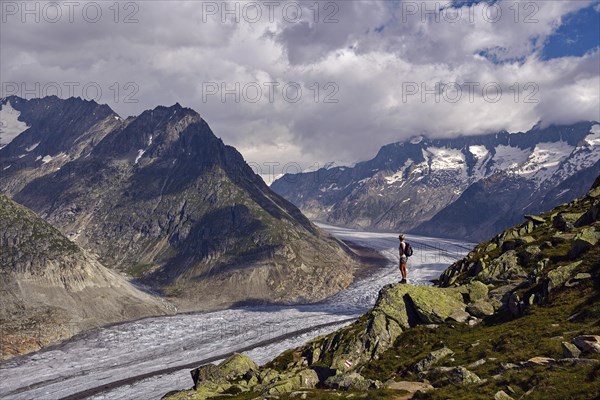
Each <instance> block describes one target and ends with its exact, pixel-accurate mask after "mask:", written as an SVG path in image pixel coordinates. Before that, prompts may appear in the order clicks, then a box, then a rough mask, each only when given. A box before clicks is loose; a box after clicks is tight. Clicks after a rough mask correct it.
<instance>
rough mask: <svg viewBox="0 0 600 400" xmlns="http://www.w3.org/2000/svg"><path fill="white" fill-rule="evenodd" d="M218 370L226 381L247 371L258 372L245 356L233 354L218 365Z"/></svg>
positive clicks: (256, 366) (253, 363)
mask: <svg viewBox="0 0 600 400" xmlns="http://www.w3.org/2000/svg"><path fill="white" fill-rule="evenodd" d="M219 369H220V370H221V372H222V373H223V375H224V376H225V378H226V379H232V378H235V377H238V376H241V375H244V374H246V373H247V372H249V371H258V365H256V363H255V362H254V361H252V359H251V358H250V357H248V356H247V355H245V354H240V353H234V354H233V355H231V356H230V357H228V358H227V359H226V360H224V361H223V362H221V364H219Z"/></svg>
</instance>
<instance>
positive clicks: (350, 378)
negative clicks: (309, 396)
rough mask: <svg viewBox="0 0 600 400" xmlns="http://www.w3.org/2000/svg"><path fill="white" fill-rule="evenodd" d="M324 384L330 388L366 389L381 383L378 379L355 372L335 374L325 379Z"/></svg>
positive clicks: (379, 385)
mask: <svg viewBox="0 0 600 400" xmlns="http://www.w3.org/2000/svg"><path fill="white" fill-rule="evenodd" d="M325 386H327V387H328V388H331V389H341V390H358V391H366V390H369V389H376V388H379V387H382V386H383V385H382V384H381V382H379V381H374V380H371V379H366V378H365V377H363V376H362V375H360V374H359V373H357V372H351V373H349V374H344V373H341V374H337V375H334V376H330V377H329V378H327V379H326V380H325Z"/></svg>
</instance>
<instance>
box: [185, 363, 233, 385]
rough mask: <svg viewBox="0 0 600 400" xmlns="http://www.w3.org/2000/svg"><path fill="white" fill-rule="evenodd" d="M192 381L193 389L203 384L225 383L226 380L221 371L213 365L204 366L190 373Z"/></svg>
mask: <svg viewBox="0 0 600 400" xmlns="http://www.w3.org/2000/svg"><path fill="white" fill-rule="evenodd" d="M190 374H191V375H192V380H193V381H194V389H197V388H198V385H200V384H203V383H208V382H211V383H225V382H227V379H226V377H225V374H223V371H221V369H220V368H219V367H218V366H216V365H214V364H206V365H202V366H201V367H198V368H196V369H193V370H191V371H190Z"/></svg>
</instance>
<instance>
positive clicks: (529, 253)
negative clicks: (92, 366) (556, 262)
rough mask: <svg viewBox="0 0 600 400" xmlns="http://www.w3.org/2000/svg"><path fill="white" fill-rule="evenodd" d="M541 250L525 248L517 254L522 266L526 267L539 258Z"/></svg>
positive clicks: (537, 247) (535, 247)
mask: <svg viewBox="0 0 600 400" xmlns="http://www.w3.org/2000/svg"><path fill="white" fill-rule="evenodd" d="M541 253H542V250H541V249H540V248H539V246H535V245H534V246H527V247H526V248H524V249H523V250H521V251H520V252H519V259H520V261H521V264H522V265H527V264H529V263H530V262H532V261H535V259H536V258H538V257H539V256H540V254H541Z"/></svg>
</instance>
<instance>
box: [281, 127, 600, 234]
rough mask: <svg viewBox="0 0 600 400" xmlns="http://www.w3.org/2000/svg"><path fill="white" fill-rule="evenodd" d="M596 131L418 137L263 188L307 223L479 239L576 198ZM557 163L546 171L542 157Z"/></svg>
mask: <svg viewBox="0 0 600 400" xmlns="http://www.w3.org/2000/svg"><path fill="white" fill-rule="evenodd" d="M598 136H600V125H598V123H595V122H582V123H578V124H574V125H571V126H551V127H548V128H546V129H532V130H531V131H529V132H526V133H516V134H509V133H508V132H499V133H494V134H489V135H481V136H472V137H461V138H456V139H438V140H430V139H426V138H418V139H417V140H414V139H413V140H410V141H406V142H401V143H393V144H389V145H386V146H384V147H382V148H381V149H380V150H379V153H378V154H377V155H376V156H375V158H373V159H371V160H369V161H365V162H360V163H358V164H356V165H355V166H354V167H344V166H334V167H328V168H322V169H319V170H318V171H314V172H307V173H300V174H287V175H284V176H283V177H281V178H280V179H278V180H276V181H275V182H274V183H273V184H272V186H271V187H272V189H273V190H275V191H276V192H277V193H279V194H281V195H282V196H284V197H285V198H286V199H288V200H290V201H291V202H293V203H294V204H296V205H297V206H298V207H300V209H301V210H302V211H303V212H304V213H305V214H306V215H308V216H310V217H311V218H313V219H318V220H321V221H324V222H329V223H332V224H334V225H343V226H349V227H353V228H368V229H375V230H391V231H414V232H417V233H421V234H427V235H429V236H436V237H439V236H450V237H460V238H467V239H471V240H482V239H486V238H487V237H489V236H492V235H493V234H495V233H496V232H498V231H500V230H502V229H505V228H507V227H509V226H511V225H513V224H516V223H518V221H519V220H520V219H521V217H522V211H523V210H525V212H526V213H538V212H541V211H543V210H547V209H550V208H552V207H555V206H556V205H558V204H561V203H564V202H567V201H570V200H573V199H574V198H575V197H577V196H581V195H583V194H585V190H586V189H587V188H588V187H589V186H590V185H591V184H592V182H593V181H594V179H595V178H596V177H597V176H598V174H599V173H600V162H599V160H600V146H598V145H597V141H596V140H594V138H596V137H598ZM550 159H551V160H552V162H553V163H554V162H555V161H556V162H557V163H556V165H555V166H554V164H553V166H552V167H548V166H547V165H546V160H550Z"/></svg>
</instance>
